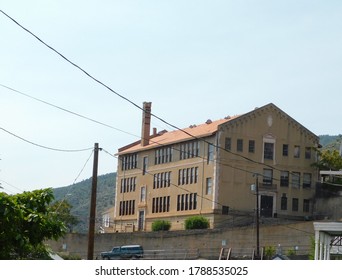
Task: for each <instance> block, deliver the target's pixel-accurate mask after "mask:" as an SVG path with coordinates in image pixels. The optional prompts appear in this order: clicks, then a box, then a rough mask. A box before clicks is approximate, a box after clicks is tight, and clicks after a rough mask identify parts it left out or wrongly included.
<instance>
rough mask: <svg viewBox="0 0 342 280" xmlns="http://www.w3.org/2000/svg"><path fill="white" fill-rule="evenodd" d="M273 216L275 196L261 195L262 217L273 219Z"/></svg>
mask: <svg viewBox="0 0 342 280" xmlns="http://www.w3.org/2000/svg"><path fill="white" fill-rule="evenodd" d="M272 214H273V196H269V195H261V197H260V216H261V217H265V218H271V217H272Z"/></svg>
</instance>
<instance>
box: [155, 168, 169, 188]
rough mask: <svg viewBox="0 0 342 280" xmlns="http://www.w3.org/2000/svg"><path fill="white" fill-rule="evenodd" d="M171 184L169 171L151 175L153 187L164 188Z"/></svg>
mask: <svg viewBox="0 0 342 280" xmlns="http://www.w3.org/2000/svg"><path fill="white" fill-rule="evenodd" d="M170 186H171V171H169V172H161V173H157V174H154V175H153V188H154V189H159V188H166V187H170Z"/></svg>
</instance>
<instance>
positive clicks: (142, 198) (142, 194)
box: [140, 186, 146, 202]
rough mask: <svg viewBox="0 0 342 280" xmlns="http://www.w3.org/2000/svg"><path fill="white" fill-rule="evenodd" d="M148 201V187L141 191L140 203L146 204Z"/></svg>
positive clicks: (142, 188)
mask: <svg viewBox="0 0 342 280" xmlns="http://www.w3.org/2000/svg"><path fill="white" fill-rule="evenodd" d="M145 201H146V187H145V186H143V187H141V189H140V202H145Z"/></svg>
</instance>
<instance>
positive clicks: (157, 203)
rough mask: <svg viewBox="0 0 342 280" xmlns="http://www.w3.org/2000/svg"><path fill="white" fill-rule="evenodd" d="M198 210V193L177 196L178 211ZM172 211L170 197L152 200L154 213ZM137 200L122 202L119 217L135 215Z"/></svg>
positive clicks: (284, 202) (284, 203) (306, 204)
mask: <svg viewBox="0 0 342 280" xmlns="http://www.w3.org/2000/svg"><path fill="white" fill-rule="evenodd" d="M302 207H303V212H304V213H308V212H310V200H309V199H303V205H302ZM196 208H197V193H187V194H179V195H177V211H188V210H196ZM280 209H281V210H283V211H286V210H288V198H287V196H286V194H285V193H283V195H282V197H281V203H280ZM169 211H170V196H161V197H153V198H152V213H163V212H169ZM292 211H293V212H298V211H299V199H298V198H292ZM134 214H135V200H125V201H120V208H119V215H120V216H126V215H134Z"/></svg>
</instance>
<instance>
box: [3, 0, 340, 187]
mask: <svg viewBox="0 0 342 280" xmlns="http://www.w3.org/2000/svg"><path fill="white" fill-rule="evenodd" d="M0 9H1V10H2V11H3V12H5V13H7V14H8V15H9V16H11V17H13V18H14V19H15V20H17V21H18V22H19V23H20V24H22V25H23V26H24V27H26V28H27V29H29V30H30V31H31V32H33V33H34V34H35V35H37V36H38V37H39V38H41V39H42V40H44V41H45V42H46V43H47V44H49V45H50V46H52V47H54V48H55V49H56V50H58V51H59V52H60V53H62V54H63V55H65V56H66V57H67V58H68V59H70V60H71V61H73V62H74V63H76V64H78V65H79V66H80V67H82V68H83V69H84V70H86V71H88V72H89V73H90V74H91V75H93V76H94V77H95V78H97V79H98V80H100V81H101V82H103V83H105V84H106V85H107V86H109V87H111V88H112V89H113V90H115V91H116V92H117V93H119V94H121V95H122V96H124V97H126V98H128V99H130V100H131V101H133V102H135V103H136V104H138V105H142V103H143V102H144V101H150V102H152V112H153V113H154V114H155V115H157V116H159V117H161V118H162V119H164V120H166V121H168V122H169V123H172V124H174V125H176V126H178V127H188V126H189V125H191V124H199V123H203V122H205V121H206V120H207V119H209V118H210V119H213V120H215V119H220V118H223V117H225V116H227V115H235V114H242V113H246V112H248V111H251V110H253V109H254V108H255V107H260V106H263V105H265V104H268V103H270V102H272V103H274V104H275V105H277V106H278V107H279V108H280V109H282V110H283V111H285V112H286V113H288V114H289V115H290V116H291V117H293V118H294V119H296V120H297V121H299V122H300V123H301V124H302V125H304V126H305V127H306V128H308V129H309V130H311V131H312V132H314V133H315V134H317V135H321V134H331V135H337V134H341V133H342V131H341V124H340V120H341V114H342V113H341V110H340V108H341V103H342V102H341V101H342V97H341V96H342V95H341V87H342V79H341V74H342V51H341V50H342V32H341V30H342V2H341V1H339V0H336V1H334V0H330V1H326V0H321V1H315V0H307V1H304V0H294V1H291V0H287V1H273V0H269V1H266V0H265V1H263V0H258V1H256V0H255V1H252V0H202V1H201V0H193V1H190V0H172V1H166V0H145V1H143V0H140V1H139V0H136V1H133V0H121V1H117V0H101V1H98V0H97V1H95V0H93V1H87V0H82V1H79V0H72V1H70V0H58V1H57V0H55V1H50V0H31V1H24V0H22V1H17V0H3V1H1V5H0ZM0 34H1V44H0V63H1V67H0V84H1V85H2V86H0V98H1V108H0V128H1V129H2V130H1V129H0V139H1V142H0V143H1V149H0V158H1V161H0V170H1V171H0V180H1V181H0V182H1V184H2V187H4V189H5V191H7V192H8V193H16V192H19V191H23V190H33V189H38V188H45V187H61V186H66V185H69V184H72V183H73V182H74V181H75V180H76V182H78V181H80V180H83V179H86V178H89V177H91V175H92V161H93V158H92V157H91V158H90V159H89V161H88V164H86V166H85V168H84V170H83V172H82V173H81V174H80V176H79V177H78V175H79V173H80V171H81V170H82V168H83V166H84V165H85V163H86V161H87V159H88V158H89V157H90V155H91V151H90V150H88V151H85V152H78V153H66V152H57V151H51V150H47V149H43V148H40V147H37V146H34V145H32V144H29V143H27V142H24V141H23V140H20V139H18V138H16V137H14V136H13V135H11V134H9V133H7V132H5V131H4V130H3V129H5V130H7V131H9V132H11V133H13V134H15V135H17V136H20V137H22V138H24V139H26V140H29V141H31V142H33V143H36V144H39V145H43V146H47V147H52V148H56V149H84V148H92V147H93V146H94V143H95V142H97V143H99V145H100V147H101V148H104V149H105V150H106V151H108V152H110V153H112V154H114V153H116V152H117V150H118V148H120V147H122V146H124V145H126V144H128V143H131V142H133V141H136V140H138V137H139V135H140V131H141V115H142V112H141V111H140V110H139V109H138V108H136V107H134V106H132V104H130V103H129V102H127V101H125V100H123V99H122V98H120V97H118V96H117V95H115V94H113V93H112V92H110V91H109V90H108V89H106V88H105V87H103V86H101V85H99V84H97V83H95V82H94V81H93V80H91V79H90V78H89V77H88V76H86V75H85V74H84V73H82V72H81V71H80V70H78V69H76V68H75V67H73V66H71V65H70V64H69V63H67V62H66V61H65V60H63V59H62V58H61V57H60V56H58V55H57V54H56V53H54V52H52V51H51V50H50V49H48V48H47V47H46V46H44V45H43V44H42V43H40V42H39V41H38V40H37V39H35V38H34V37H33V36H32V35H30V34H29V33H27V32H25V31H24V30H23V29H21V28H20V27H19V26H18V25H16V24H15V23H14V22H13V21H11V20H10V19H8V18H7V17H6V16H5V15H3V14H2V13H0ZM3 86H7V87H11V88H13V89H15V90H18V91H20V92H22V93H25V94H28V95H30V96H33V97H35V98H39V99H42V100H44V101H46V102H50V103H52V104H54V105H57V106H60V107H62V108H64V109H67V110H71V111H73V112H75V113H78V114H82V115H84V116H86V117H88V118H92V119H95V120H96V121H99V122H103V123H105V124H108V125H110V126H112V127H114V128H115V129H113V128H108V127H105V126H101V125H98V124H96V123H93V122H90V121H88V120H85V119H82V118H79V117H77V116H74V115H71V114H68V113H66V112H64V111H61V110H58V109H56V108H53V107H50V106H47V105H46V104H42V103H40V102H37V101H36V100H33V99H30V98H27V97H25V96H23V95H20V94H18V93H16V92H14V91H11V90H9V89H6V88H5V87H3ZM152 126H154V127H156V128H157V129H158V130H161V129H168V130H170V129H171V128H169V127H167V126H166V125H165V124H164V123H162V122H160V121H158V120H155V119H152ZM120 130H122V131H124V132H122V131H120ZM116 168H117V162H116V159H115V158H113V157H111V156H109V155H108V154H106V153H105V152H100V154H99V174H105V173H109V172H114V171H116Z"/></svg>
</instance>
